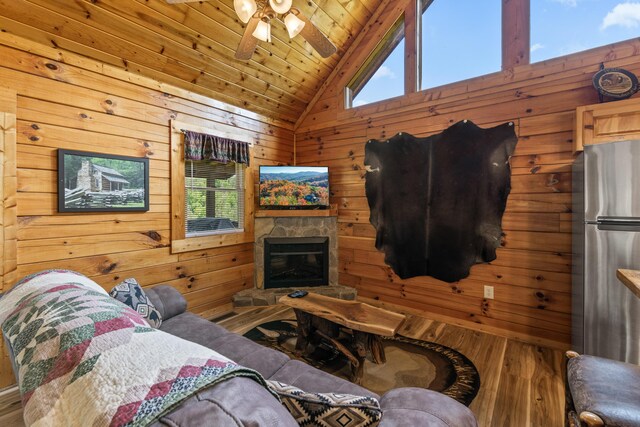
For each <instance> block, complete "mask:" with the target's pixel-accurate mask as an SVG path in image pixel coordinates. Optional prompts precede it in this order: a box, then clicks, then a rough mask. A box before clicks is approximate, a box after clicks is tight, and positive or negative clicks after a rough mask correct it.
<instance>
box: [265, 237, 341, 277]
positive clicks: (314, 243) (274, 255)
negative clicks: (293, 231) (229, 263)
mask: <svg viewBox="0 0 640 427" xmlns="http://www.w3.org/2000/svg"><path fill="white" fill-rule="evenodd" d="M328 284H329V238H328V237H284V238H282V237H268V238H265V239H264V288H265V289H273V288H293V287H311V286H327V285H328Z"/></svg>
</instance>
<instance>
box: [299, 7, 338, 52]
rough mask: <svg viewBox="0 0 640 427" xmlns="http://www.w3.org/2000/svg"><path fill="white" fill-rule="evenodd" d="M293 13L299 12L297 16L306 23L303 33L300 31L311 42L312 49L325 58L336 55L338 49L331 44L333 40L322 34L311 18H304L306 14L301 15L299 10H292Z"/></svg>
mask: <svg viewBox="0 0 640 427" xmlns="http://www.w3.org/2000/svg"><path fill="white" fill-rule="evenodd" d="M291 11H292V12H294V13H295V12H298V13H296V16H297V17H298V18H300V19H301V20H302V21H304V27H303V28H302V31H300V35H301V36H302V37H304V39H305V40H306V41H307V42H309V44H310V45H311V47H313V48H314V49H315V50H316V51H317V52H318V53H319V54H320V56H322V57H323V58H328V57H330V56H331V55H333V54H334V53H336V51H337V50H338V49H336V47H335V46H334V45H333V43H331V40H329V39H328V38H327V36H325V35H324V34H322V32H321V31H320V30H319V29H318V27H316V26H315V25H313V23H312V22H311V21H310V20H309V18H307V17H306V16H304V14H302V13H300V12H299V11H298V10H297V9H296V10H295V11H294V10H293V8H292V9H291Z"/></svg>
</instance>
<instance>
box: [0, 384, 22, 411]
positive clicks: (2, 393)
mask: <svg viewBox="0 0 640 427" xmlns="http://www.w3.org/2000/svg"><path fill="white" fill-rule="evenodd" d="M18 409H19V410H22V401H21V399H20V390H18V386H17V385H12V386H9V387H5V388H3V389H1V390H0V417H1V416H3V415H6V414H9V413H12V412H15V411H16V410H18Z"/></svg>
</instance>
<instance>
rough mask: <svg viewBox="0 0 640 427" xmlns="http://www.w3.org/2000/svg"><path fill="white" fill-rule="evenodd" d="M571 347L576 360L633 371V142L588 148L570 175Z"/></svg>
mask: <svg viewBox="0 0 640 427" xmlns="http://www.w3.org/2000/svg"><path fill="white" fill-rule="evenodd" d="M573 212H574V215H575V216H574V222H573V225H574V230H573V253H574V257H573V292H572V298H573V300H572V305H573V308H572V340H573V347H574V350H576V351H578V352H579V353H584V354H591V355H595V356H601V357H607V358H610V359H615V360H621V361H626V362H631V363H636V364H640V298H638V297H637V296H635V295H634V294H633V293H632V292H631V291H630V290H629V289H628V288H627V287H626V286H625V285H624V284H622V283H621V282H620V281H619V280H618V279H617V278H616V269H618V268H628V269H635V270H640V140H637V141H620V142H613V143H607V144H598V145H589V146H586V147H585V150H584V153H583V154H580V155H579V156H578V158H577V160H576V162H575V164H574V168H573Z"/></svg>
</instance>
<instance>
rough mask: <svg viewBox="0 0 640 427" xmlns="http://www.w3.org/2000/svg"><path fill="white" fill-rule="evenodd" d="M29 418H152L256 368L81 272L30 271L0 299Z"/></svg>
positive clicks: (116, 422)
mask: <svg viewBox="0 0 640 427" xmlns="http://www.w3.org/2000/svg"><path fill="white" fill-rule="evenodd" d="M0 324H1V325H2V332H3V333H4V335H5V339H6V340H7V341H8V342H9V347H10V352H11V354H12V356H13V358H14V367H15V369H17V373H18V380H19V387H20V392H21V395H22V402H23V406H24V419H25V422H26V424H27V425H33V426H42V425H56V426H58V425H65V426H73V425H78V426H80V425H82V426H143V425H147V424H149V423H151V422H153V421H154V420H156V419H157V418H158V417H160V416H161V415H162V414H164V413H166V412H168V411H169V410H170V409H171V408H173V407H174V406H176V405H177V404H178V403H179V402H181V401H182V400H184V399H186V398H187V397H189V396H191V395H192V394H194V393H195V392H197V391H198V390H200V389H202V388H204V387H207V386H210V385H213V384H216V383H217V382H219V381H222V380H225V379H228V378H231V377H234V376H245V377H250V378H253V379H254V380H256V381H257V382H259V383H260V384H262V385H263V386H265V382H264V379H263V378H262V377H261V376H260V375H259V374H258V373H257V372H255V371H253V370H250V369H247V368H243V367H240V366H238V365H236V364H235V363H234V362H232V361H231V360H229V359H227V358H225V357H224V356H222V355H220V354H218V353H216V352H214V351H213V350H210V349H208V348H205V347H203V346H200V345H198V344H195V343H191V342H189V341H185V340H182V339H180V338H178V337H175V336H172V335H170V334H167V333H164V332H161V331H158V330H156V329H152V328H150V327H149V325H148V324H147V323H146V322H145V320H144V319H143V318H142V317H140V315H138V314H137V313H136V312H135V311H134V310H132V309H130V308H129V307H127V306H125V305H124V304H122V303H120V302H118V301H116V300H114V299H112V298H111V297H109V295H108V294H107V293H106V292H105V291H104V290H103V289H102V288H101V287H100V286H99V285H98V284H96V283H95V282H93V281H92V280H90V279H88V278H86V277H85V276H82V275H81V274H78V273H74V272H71V271H46V272H42V273H38V274H35V275H32V276H29V277H26V278H25V279H23V280H22V281H21V282H20V283H18V284H17V285H16V286H15V287H14V288H13V289H12V290H11V291H9V292H8V293H7V294H5V295H4V296H3V297H2V299H0Z"/></svg>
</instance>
